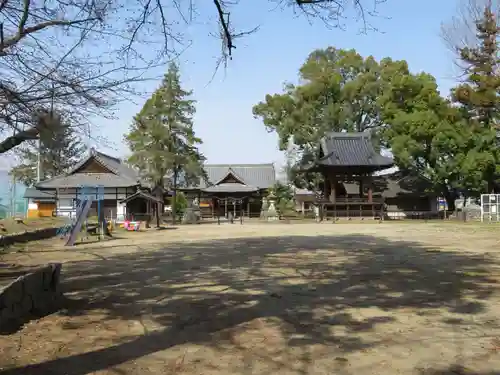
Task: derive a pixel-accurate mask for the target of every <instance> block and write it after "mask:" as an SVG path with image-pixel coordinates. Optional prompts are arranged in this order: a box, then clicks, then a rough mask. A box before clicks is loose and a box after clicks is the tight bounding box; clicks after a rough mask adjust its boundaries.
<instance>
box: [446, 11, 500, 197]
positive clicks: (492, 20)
mask: <svg viewBox="0 0 500 375" xmlns="http://www.w3.org/2000/svg"><path fill="white" fill-rule="evenodd" d="M476 31H477V40H478V45H477V46H474V47H464V48H461V49H459V52H460V57H461V60H462V62H463V63H465V65H466V67H467V70H466V73H467V79H466V82H465V83H464V84H462V85H460V86H458V87H457V88H456V89H454V90H453V91H452V96H453V98H454V100H455V101H456V102H458V103H459V104H460V105H461V107H462V109H463V112H464V115H465V117H466V118H467V120H468V122H469V125H470V127H471V129H472V130H473V132H472V137H473V139H474V142H475V144H476V147H477V148H478V149H481V150H482V151H483V152H484V151H486V152H487V153H490V155H491V157H492V158H493V159H492V160H493V161H492V162H491V163H489V166H488V168H486V170H485V171H484V176H483V179H484V180H485V181H486V183H487V187H485V189H487V191H488V192H492V191H495V180H496V179H497V178H498V174H499V172H500V170H499V167H498V165H499V164H500V152H499V147H498V146H499V145H500V139H497V141H496V142H495V141H492V140H494V138H495V137H496V136H497V132H498V129H499V126H498V125H499V120H500V100H499V93H500V70H499V69H500V56H499V52H500V51H499V46H498V37H499V36H500V28H499V25H498V20H497V17H496V15H495V13H494V12H493V10H492V5H491V2H488V3H487V4H486V6H485V8H484V13H483V17H482V18H481V19H479V20H477V22H476ZM497 138H498V137H497Z"/></svg>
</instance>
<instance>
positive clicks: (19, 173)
mask: <svg viewBox="0 0 500 375" xmlns="http://www.w3.org/2000/svg"><path fill="white" fill-rule="evenodd" d="M34 123H35V126H37V127H38V128H39V129H40V134H39V137H40V142H38V141H34V142H31V143H27V144H25V145H24V147H21V148H19V150H16V153H17V154H18V156H19V157H20V159H21V160H22V162H21V164H19V165H17V166H16V167H14V168H12V170H11V171H10V174H11V175H12V176H14V178H15V179H16V180H17V181H20V182H22V183H23V184H25V185H26V186H32V185H33V184H35V183H36V180H37V174H38V170H37V169H38V160H39V153H40V179H41V180H44V179H49V178H53V177H55V176H57V175H60V174H61V173H64V172H65V171H67V170H68V169H70V168H71V167H72V166H73V165H74V164H75V163H76V162H77V161H78V160H79V159H80V158H81V155H82V153H83V152H84V151H85V146H84V145H83V144H82V142H81V140H80V138H79V137H78V136H77V135H76V134H75V130H74V128H73V127H71V126H70V124H69V121H67V120H65V119H64V116H63V115H61V114H59V113H56V112H49V111H39V112H38V113H37V114H36V116H35V119H34Z"/></svg>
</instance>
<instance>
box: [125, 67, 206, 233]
mask: <svg viewBox="0 0 500 375" xmlns="http://www.w3.org/2000/svg"><path fill="white" fill-rule="evenodd" d="M191 95H192V92H191V91H186V90H184V89H182V87H181V82H180V75H179V68H178V67H177V65H176V64H175V63H171V64H170V65H169V68H168V71H167V73H166V74H165V76H164V78H163V81H162V83H161V85H160V87H159V88H158V89H157V90H156V91H155V92H154V93H153V95H152V96H151V98H150V99H148V100H147V101H146V103H145V105H144V107H143V108H142V109H141V111H140V112H139V113H138V114H137V116H135V117H134V121H133V124H132V126H131V129H130V132H129V133H128V134H127V135H126V137H125V140H126V142H127V144H128V146H129V148H130V150H131V151H132V155H131V156H130V158H129V162H130V163H131V164H132V165H133V166H135V167H136V168H138V169H139V170H140V171H142V173H143V175H144V177H146V178H147V179H149V180H150V181H151V183H152V184H153V186H154V187H164V185H165V183H164V181H165V178H166V177H168V180H169V181H170V182H169V183H168V184H169V185H171V186H169V187H170V188H172V189H173V191H174V193H175V192H176V190H177V188H178V185H179V178H180V177H183V181H192V180H193V179H196V178H198V177H200V176H202V175H203V174H204V173H203V161H204V160H205V159H204V157H203V155H202V154H201V153H200V152H199V150H198V146H199V145H200V144H201V143H202V141H201V139H200V138H198V137H196V135H195V132H194V129H193V115H194V113H195V101H194V100H192V99H190V97H191ZM157 191H158V190H157ZM175 206H176V200H175V196H174V199H173V200H172V212H176V207H175ZM156 211H157V213H156V220H157V226H159V225H160V218H159V212H160V207H159V206H158V207H157V210H156ZM173 221H174V223H175V215H174V216H173Z"/></svg>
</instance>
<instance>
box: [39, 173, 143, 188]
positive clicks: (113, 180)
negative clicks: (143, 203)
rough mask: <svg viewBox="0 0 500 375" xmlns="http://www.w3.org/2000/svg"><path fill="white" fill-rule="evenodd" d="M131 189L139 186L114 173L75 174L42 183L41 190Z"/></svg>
mask: <svg viewBox="0 0 500 375" xmlns="http://www.w3.org/2000/svg"><path fill="white" fill-rule="evenodd" d="M85 185H86V186H104V187H129V186H136V185H138V183H137V182H133V180H131V179H128V178H124V177H122V176H118V175H115V174H113V173H75V174H71V175H68V176H61V177H56V178H53V179H50V180H47V181H42V182H40V183H39V184H38V185H37V187H38V188H39V189H56V188H61V189H64V188H75V187H79V186H85Z"/></svg>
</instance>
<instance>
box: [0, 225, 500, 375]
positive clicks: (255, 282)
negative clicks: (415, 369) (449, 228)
mask: <svg viewBox="0 0 500 375" xmlns="http://www.w3.org/2000/svg"><path fill="white" fill-rule="evenodd" d="M163 246H165V248H163V249H161V250H157V251H152V250H144V252H141V251H139V252H135V253H128V254H120V255H116V256H112V257H107V258H106V259H104V260H92V261H81V262H74V263H69V264H65V266H64V268H63V287H64V290H65V293H66V296H67V297H68V304H67V306H66V310H65V311H64V313H65V314H69V315H84V314H89V313H91V312H92V311H94V310H96V311H97V310H99V311H103V310H104V311H105V312H106V314H107V315H106V319H108V318H110V319H111V318H113V319H117V318H118V319H123V320H126V321H137V320H138V319H140V317H144V316H147V317H148V319H150V320H151V321H153V322H154V323H155V327H156V328H154V329H153V330H151V331H147V330H145V334H144V335H143V336H140V337H135V338H133V339H131V340H130V341H128V342H125V343H120V344H117V345H115V346H111V347H106V348H103V349H97V350H94V351H91V352H87V353H83V354H77V355H72V356H69V357H65V358H59V359H55V360H50V361H47V362H43V363H39V364H36V365H29V366H24V367H18V368H13V369H9V370H4V371H0V374H1V375H20V374H23V375H29V374H66V373H69V374H72V375H83V374H88V373H92V372H96V371H99V370H103V369H106V368H109V367H112V366H116V365H119V364H122V363H124V362H127V361H131V360H135V359H138V358H140V357H142V356H145V355H148V354H152V353H155V352H158V351H161V350H164V349H167V348H171V347H173V346H176V345H181V344H186V343H198V344H210V345H222V343H223V342H224V341H226V342H227V340H230V337H226V336H224V334H221V332H224V330H227V329H234V330H237V329H238V327H240V326H241V325H242V324H245V323H248V322H252V321H254V320H256V319H274V320H275V321H276V322H277V324H278V327H279V328H278V329H279V330H280V332H281V335H282V337H283V338H284V340H285V345H286V346H287V347H291V348H293V347H303V346H306V345H313V344H324V345H334V346H336V347H337V348H338V350H340V351H342V352H346V353H349V352H356V351H363V350H366V349H369V348H370V347H373V346H374V345H378V344H379V343H378V342H377V341H373V340H372V341H366V340H363V339H361V338H360V336H359V333H360V332H369V331H371V330H373V328H374V327H375V326H376V325H379V324H385V323H387V322H389V321H391V320H392V319H395V317H394V316H387V315H383V314H379V316H371V317H366V318H363V319H357V318H356V319H355V318H354V317H353V315H352V311H353V309H354V310H356V309H364V308H377V309H378V310H377V311H379V312H380V311H382V312H384V311H386V312H390V311H394V310H397V309H403V308H415V309H438V308H439V309H443V308H444V309H448V311H450V312H452V313H456V314H466V315H467V314H476V313H479V312H481V311H482V309H484V308H485V305H484V303H485V301H486V300H487V299H488V298H489V296H490V295H491V294H492V293H493V292H494V290H495V289H496V285H495V283H494V281H493V280H491V279H490V278H489V277H488V267H489V266H491V265H492V264H493V261H492V260H490V259H488V257H487V256H485V255H484V254H480V255H478V254H465V253H454V252H443V251H438V250H437V249H432V248H428V247H423V246H421V245H420V244H418V243H414V242H405V241H388V240H386V239H381V238H377V237H374V236H366V235H345V236H308V237H304V236H292V237H263V238H239V239H227V240H218V241H205V242H192V243H178V244H167V245H163ZM332 327H342V329H343V330H344V332H345V333H344V334H342V335H337V334H335V333H334V332H333V331H334V330H332ZM215 334H217V335H218V338H219V340H213V337H214V335H215ZM268 360H270V361H271V360H273V361H274V360H277V359H272V358H268ZM281 365H283V366H287V365H288V364H287V363H282V364H281ZM271 372H272V371H271ZM303 373H306V372H303ZM436 374H438V373H436ZM485 375H487V374H485ZM488 375H489V374H488Z"/></svg>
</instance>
